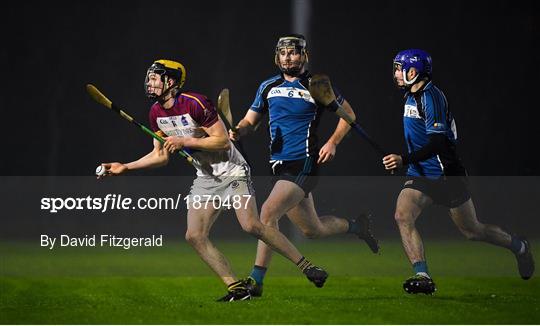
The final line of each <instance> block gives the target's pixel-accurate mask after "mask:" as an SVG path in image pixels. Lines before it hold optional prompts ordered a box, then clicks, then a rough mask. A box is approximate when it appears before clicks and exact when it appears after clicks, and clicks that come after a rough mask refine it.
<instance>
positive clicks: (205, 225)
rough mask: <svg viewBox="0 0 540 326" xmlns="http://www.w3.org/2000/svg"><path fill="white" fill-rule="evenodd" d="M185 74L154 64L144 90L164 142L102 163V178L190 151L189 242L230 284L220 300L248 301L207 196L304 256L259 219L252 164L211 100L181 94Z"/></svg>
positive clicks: (295, 256)
mask: <svg viewBox="0 0 540 326" xmlns="http://www.w3.org/2000/svg"><path fill="white" fill-rule="evenodd" d="M185 77H186V72H185V68H184V66H183V65H182V64H180V63H178V62H175V61H171V60H158V61H155V62H154V63H153V64H152V65H151V66H150V68H149V69H148V71H147V75H146V81H145V90H146V94H147V96H148V97H150V98H152V99H155V100H156V103H155V104H154V105H152V107H151V109H150V113H149V118H150V125H151V127H152V129H153V131H154V132H156V133H158V134H160V135H161V136H162V137H164V139H165V140H166V141H165V143H164V144H163V145H162V144H161V143H160V142H158V141H157V140H154V142H153V145H154V148H153V150H152V151H151V152H150V153H148V154H147V155H145V156H143V157H141V158H140V159H138V160H135V161H133V162H129V163H119V162H114V163H103V164H102V166H104V167H105V169H106V173H105V175H104V176H112V175H120V174H123V173H126V172H128V171H131V170H138V169H145V168H153V167H159V166H163V165H166V164H167V163H168V161H169V156H170V154H171V153H174V152H175V151H178V150H184V151H187V152H190V154H191V155H192V156H193V157H194V158H195V159H196V161H197V162H198V164H196V165H195V166H196V168H197V178H196V179H195V180H194V182H193V186H192V187H191V192H190V195H189V205H188V215H187V231H186V240H187V241H188V242H189V243H190V245H191V246H192V247H193V248H194V249H195V251H196V252H197V254H198V255H199V256H200V257H201V259H202V260H203V261H204V262H205V263H206V264H208V266H209V267H210V268H211V269H212V270H213V271H214V272H215V273H216V274H217V275H218V276H219V277H220V278H221V280H222V281H223V282H224V283H225V284H226V285H227V289H228V293H227V294H226V295H225V296H224V297H222V298H220V299H219V300H218V301H238V300H247V299H250V298H251V295H250V291H249V290H248V288H247V286H246V280H239V279H238V278H237V277H236V276H235V275H234V273H233V271H232V269H231V266H230V264H229V262H228V261H227V259H226V258H225V256H224V255H223V254H222V253H221V252H220V251H219V250H218V249H217V248H216V247H215V246H214V245H213V244H212V242H211V241H210V239H209V233H210V229H211V227H212V225H213V223H214V222H215V220H216V218H217V217H218V216H219V213H220V211H221V207H218V208H216V205H215V202H213V201H212V202H210V203H209V204H207V205H205V204H206V203H205V202H204V198H205V197H204V196H205V195H207V196H209V197H210V198H212V200H213V199H214V198H215V196H219V197H220V198H221V201H219V202H220V203H223V202H224V201H225V200H227V198H228V200H229V202H237V203H239V204H240V205H236V207H234V208H235V212H236V216H237V219H238V221H239V222H240V224H241V226H242V228H243V229H244V231H246V232H248V233H250V234H251V235H253V236H255V237H256V238H258V239H260V240H262V241H264V242H265V243H267V244H268V245H269V246H271V247H272V248H273V249H274V250H276V251H278V252H279V253H281V254H282V255H283V256H285V257H286V258H288V259H289V260H291V261H292V262H294V263H297V262H298V261H301V260H303V259H304V257H303V256H302V255H301V254H300V252H299V251H298V250H297V249H296V248H295V247H294V246H293V245H292V244H291V242H290V241H289V240H288V239H287V238H286V237H285V236H284V235H283V234H282V233H281V232H279V230H278V229H277V228H275V227H272V226H268V225H264V224H262V223H261V222H260V221H259V219H258V213H257V204H256V201H255V196H254V192H253V190H252V189H253V188H252V185H251V177H250V172H249V166H248V164H247V163H246V161H245V160H244V158H243V157H242V155H241V154H240V153H239V152H238V150H237V149H236V148H235V147H234V146H233V145H231V141H230V140H229V138H228V134H227V130H226V129H225V125H224V124H223V122H222V121H221V120H220V118H219V116H218V115H217V112H216V109H215V108H214V106H213V104H212V103H211V102H210V101H209V100H208V99H207V98H206V97H205V96H204V95H201V94H197V93H192V92H185V93H181V92H180V88H181V87H182V85H183V84H184V81H185ZM199 204H201V205H199ZM218 206H219V205H218Z"/></svg>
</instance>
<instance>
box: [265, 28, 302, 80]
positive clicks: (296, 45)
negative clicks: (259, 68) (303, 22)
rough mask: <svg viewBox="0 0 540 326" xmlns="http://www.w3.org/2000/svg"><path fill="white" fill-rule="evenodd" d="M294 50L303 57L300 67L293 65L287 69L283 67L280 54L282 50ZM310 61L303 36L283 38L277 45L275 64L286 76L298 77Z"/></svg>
mask: <svg viewBox="0 0 540 326" xmlns="http://www.w3.org/2000/svg"><path fill="white" fill-rule="evenodd" d="M283 49H285V50H289V49H294V50H296V51H298V53H300V55H301V59H300V60H301V62H300V63H299V64H298V65H293V66H291V67H288V68H285V67H283V66H282V65H281V63H280V61H279V53H280V51H281V50H283ZM308 61H309V58H308V53H307V50H306V40H305V39H304V37H303V36H302V35H291V36H284V37H281V38H280V39H279V40H278V42H277V44H276V52H275V56H274V63H275V64H276V66H278V68H279V69H280V70H281V72H283V73H284V74H287V75H290V76H294V77H296V76H298V75H300V73H301V72H302V68H304V65H305V64H306V63H307V62H308Z"/></svg>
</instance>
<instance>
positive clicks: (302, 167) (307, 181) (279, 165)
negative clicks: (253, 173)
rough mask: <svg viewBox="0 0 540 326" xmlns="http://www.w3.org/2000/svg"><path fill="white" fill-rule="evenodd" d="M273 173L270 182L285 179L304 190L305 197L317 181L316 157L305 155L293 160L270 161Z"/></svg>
mask: <svg viewBox="0 0 540 326" xmlns="http://www.w3.org/2000/svg"><path fill="white" fill-rule="evenodd" d="M270 169H271V173H272V175H273V178H272V183H274V184H275V183H276V182H278V181H279V180H287V181H290V182H293V183H295V184H297V185H298V186H299V187H300V188H302V190H304V193H305V197H306V198H307V197H308V195H309V193H310V192H311V191H312V190H313V189H314V188H315V186H316V185H317V183H318V181H319V176H318V172H319V171H318V170H319V169H318V166H317V157H311V156H310V157H306V158H305V159H302V160H294V161H274V160H273V161H270Z"/></svg>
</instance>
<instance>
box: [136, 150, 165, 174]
mask: <svg viewBox="0 0 540 326" xmlns="http://www.w3.org/2000/svg"><path fill="white" fill-rule="evenodd" d="M168 161H169V155H168V154H167V152H166V151H164V150H159V151H158V150H155V151H152V152H150V153H148V154H146V155H145V156H143V157H141V158H140V159H138V160H136V161H133V162H129V163H126V166H127V168H128V170H140V169H148V168H157V167H160V166H164V165H167V163H168Z"/></svg>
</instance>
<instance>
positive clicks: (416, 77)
mask: <svg viewBox="0 0 540 326" xmlns="http://www.w3.org/2000/svg"><path fill="white" fill-rule="evenodd" d="M418 76H419V75H418V74H416V76H415V77H414V78H413V79H411V80H407V71H405V69H403V82H404V83H405V85H409V86H410V85H412V84H414V82H415V81H416V80H417V79H418Z"/></svg>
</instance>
